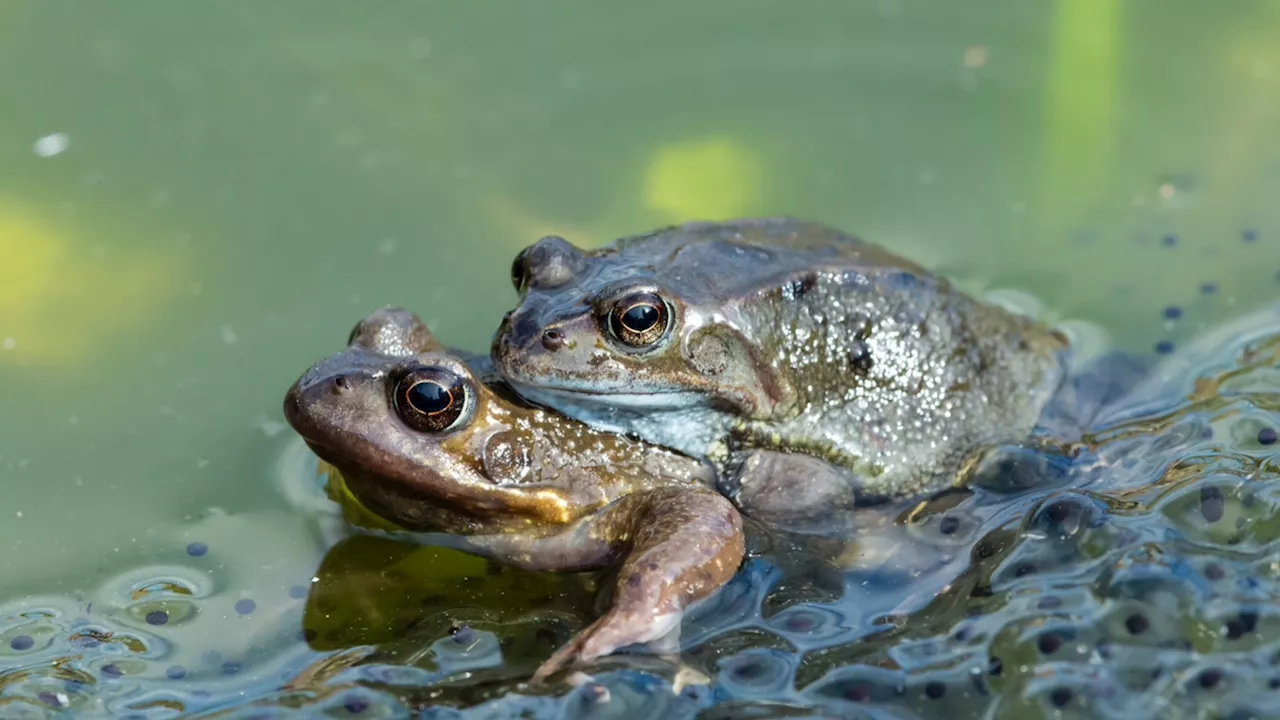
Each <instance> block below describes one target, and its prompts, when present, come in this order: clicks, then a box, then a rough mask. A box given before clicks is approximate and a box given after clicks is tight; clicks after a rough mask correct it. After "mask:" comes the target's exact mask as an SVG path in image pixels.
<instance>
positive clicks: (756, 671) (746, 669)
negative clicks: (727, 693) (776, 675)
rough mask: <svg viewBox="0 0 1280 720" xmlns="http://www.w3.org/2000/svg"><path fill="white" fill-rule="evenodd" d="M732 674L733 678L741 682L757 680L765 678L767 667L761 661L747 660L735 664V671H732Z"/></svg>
mask: <svg viewBox="0 0 1280 720" xmlns="http://www.w3.org/2000/svg"><path fill="white" fill-rule="evenodd" d="M730 672H732V673H733V676H734V677H735V678H737V679H739V680H754V679H756V678H759V677H762V676H764V674H765V667H764V663H762V662H760V661H759V660H756V659H746V660H743V661H741V662H738V663H735V664H734V666H733V670H731V671H730Z"/></svg>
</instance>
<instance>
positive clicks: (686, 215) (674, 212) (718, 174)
mask: <svg viewBox="0 0 1280 720" xmlns="http://www.w3.org/2000/svg"><path fill="white" fill-rule="evenodd" d="M763 180H764V170H763V168H762V167H761V165H760V162H759V160H757V159H756V157H755V156H754V155H752V154H751V153H750V152H749V151H747V150H746V149H745V148H743V147H742V146H740V145H738V144H737V143H735V142H733V141H732V140H730V139H728V138H709V139H705V140H696V141H692V142H684V143H673V144H669V145H664V146H662V147H660V148H658V151H657V152H656V153H655V154H654V156H653V159H652V160H651V161H650V162H649V166H648V167H647V168H645V173H644V185H643V189H642V192H643V198H644V206H645V209H647V210H649V211H652V212H655V213H658V214H660V215H662V216H663V217H665V218H666V219H667V220H669V221H671V222H685V221H687V220H728V219H731V218H735V217H741V216H744V215H748V214H750V213H751V211H752V210H753V209H754V208H755V207H757V206H758V205H759V202H760V198H761V195H762V194H763V185H764V182H763Z"/></svg>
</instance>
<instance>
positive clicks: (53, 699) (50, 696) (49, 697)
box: [36, 690, 62, 707]
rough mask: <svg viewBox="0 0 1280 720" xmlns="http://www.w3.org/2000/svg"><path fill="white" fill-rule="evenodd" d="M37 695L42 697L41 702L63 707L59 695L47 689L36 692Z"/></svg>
mask: <svg viewBox="0 0 1280 720" xmlns="http://www.w3.org/2000/svg"><path fill="white" fill-rule="evenodd" d="M36 697H37V698H39V699H40V702H42V703H44V704H45V705H48V706H50V707H62V701H61V700H59V699H58V696H57V695H56V694H54V693H51V692H48V691H47V690H46V691H45V692H42V693H36Z"/></svg>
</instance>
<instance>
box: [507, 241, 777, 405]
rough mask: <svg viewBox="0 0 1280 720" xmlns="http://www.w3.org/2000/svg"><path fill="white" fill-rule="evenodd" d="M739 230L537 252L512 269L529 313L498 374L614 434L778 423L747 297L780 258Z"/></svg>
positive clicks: (564, 245)
mask: <svg viewBox="0 0 1280 720" xmlns="http://www.w3.org/2000/svg"><path fill="white" fill-rule="evenodd" d="M736 229H740V228H735V227H734V226H732V225H712V224H696V225H695V224H691V225H685V226H681V227H678V228H668V229H666V230H662V231H659V232H656V233H652V234H650V235H646V236H641V237H637V238H628V239H624V240H622V241H619V242H618V243H617V244H615V245H613V246H611V247H607V248H604V249H601V250H593V251H584V250H581V249H579V248H576V247H574V246H573V245H571V244H569V243H568V242H566V241H565V240H563V239H561V238H558V237H548V238H543V239H542V240H540V241H538V242H537V243H535V244H534V245H531V246H530V247H528V248H526V249H525V250H524V251H522V252H521V253H520V254H519V255H518V256H517V257H516V259H515V262H514V263H513V264H512V273H511V274H512V281H513V283H514V284H515V287H516V290H517V292H519V293H520V295H521V302H520V305H519V306H518V307H517V308H516V309H515V310H513V311H511V312H510V313H508V314H507V316H506V318H504V320H503V322H502V325H501V327H500V328H499V330H498V333H497V335H496V336H495V337H494V342H493V347H492V357H493V360H494V363H495V364H496V366H497V369H498V371H499V372H500V373H501V374H502V375H503V377H504V378H506V379H507V381H508V382H510V383H511V384H512V385H514V386H515V387H516V388H517V389H518V390H519V391H520V393H521V394H522V395H524V396H526V397H529V398H530V399H533V400H535V401H537V402H541V403H544V404H546V405H549V406H551V407H554V408H556V409H557V410H560V411H562V412H565V413H567V414H569V415H572V416H575V417H578V418H579V419H583V420H587V421H589V422H592V423H594V424H597V425H600V426H603V427H608V428H611V429H615V430H616V429H627V428H628V419H627V418H628V416H632V415H634V416H636V417H640V416H643V415H645V414H650V413H653V412H661V411H682V410H687V409H692V408H707V407H710V408H714V409H716V410H719V411H723V412H726V413H729V414H732V415H735V416H739V417H752V418H759V417H767V416H769V415H770V414H771V413H772V412H774V410H775V409H776V408H777V406H778V405H779V403H780V402H782V401H783V399H784V394H785V390H784V389H783V388H780V387H779V380H778V374H777V373H776V372H775V371H774V369H773V368H772V367H771V366H770V363H769V361H768V360H767V359H765V357H764V353H763V352H762V350H761V348H760V347H759V345H760V343H759V342H758V341H757V340H756V339H754V338H753V337H752V336H751V323H750V321H749V320H747V319H746V318H744V317H743V316H742V310H741V307H742V302H741V300H742V299H743V298H741V297H739V296H738V295H739V292H738V290H737V288H738V287H739V286H740V285H739V284H738V282H737V281H738V279H740V278H742V277H743V276H745V275H748V274H752V273H759V272H761V266H762V265H761V264H762V263H763V264H764V267H767V266H768V262H769V260H770V258H769V251H768V250H767V249H765V248H762V247H758V246H756V245H753V244H751V243H748V242H743V241H742V238H741V236H740V235H738V234H737V233H736V232H735V230H736Z"/></svg>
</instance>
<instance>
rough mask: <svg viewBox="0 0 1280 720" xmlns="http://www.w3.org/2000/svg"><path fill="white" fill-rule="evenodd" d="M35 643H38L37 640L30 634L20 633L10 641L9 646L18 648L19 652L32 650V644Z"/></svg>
mask: <svg viewBox="0 0 1280 720" xmlns="http://www.w3.org/2000/svg"><path fill="white" fill-rule="evenodd" d="M35 644H36V641H35V640H33V639H32V638H31V636H30V635H19V636H18V637H16V638H14V639H12V640H10V641H9V647H11V648H13V649H14V650H17V651H18V652H22V651H23V650H30V649H31V646H33V645H35Z"/></svg>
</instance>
